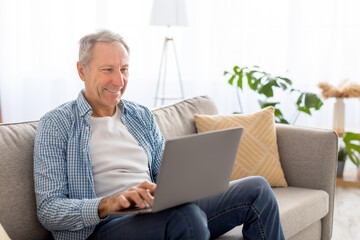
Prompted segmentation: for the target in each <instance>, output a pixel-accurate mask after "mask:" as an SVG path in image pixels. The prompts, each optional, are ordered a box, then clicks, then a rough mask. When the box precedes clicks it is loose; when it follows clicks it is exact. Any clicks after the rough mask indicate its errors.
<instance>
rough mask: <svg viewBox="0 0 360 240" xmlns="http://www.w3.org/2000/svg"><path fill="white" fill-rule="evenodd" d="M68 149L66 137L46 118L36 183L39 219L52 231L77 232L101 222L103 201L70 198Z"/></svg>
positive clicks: (38, 143)
mask: <svg viewBox="0 0 360 240" xmlns="http://www.w3.org/2000/svg"><path fill="white" fill-rule="evenodd" d="M66 147H67V140H66V137H65V136H64V135H62V134H61V132H60V131H59V130H58V129H57V125H56V124H55V123H54V121H53V119H51V118H49V117H43V118H42V119H41V120H40V122H39V126H38V129H37V132H36V138H35V146H34V181H35V194H36V203H37V214H38V218H39V220H40V222H41V223H42V224H43V226H44V227H45V228H47V229H48V230H50V231H54V230H69V231H76V230H80V229H83V228H85V227H89V226H92V225H96V224H98V223H99V222H100V219H99V216H98V205H99V203H100V201H101V198H94V199H70V198H69V197H68V196H69V189H68V187H69V184H68V181H67V171H68V169H67V164H66Z"/></svg>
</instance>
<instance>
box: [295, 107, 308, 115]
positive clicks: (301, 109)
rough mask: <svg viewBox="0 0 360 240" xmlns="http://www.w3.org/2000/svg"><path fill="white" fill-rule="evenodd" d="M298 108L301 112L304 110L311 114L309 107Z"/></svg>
mask: <svg viewBox="0 0 360 240" xmlns="http://www.w3.org/2000/svg"><path fill="white" fill-rule="evenodd" d="M298 110H299V111H301V112H304V113H306V114H309V115H310V116H311V112H310V109H308V108H306V107H298Z"/></svg>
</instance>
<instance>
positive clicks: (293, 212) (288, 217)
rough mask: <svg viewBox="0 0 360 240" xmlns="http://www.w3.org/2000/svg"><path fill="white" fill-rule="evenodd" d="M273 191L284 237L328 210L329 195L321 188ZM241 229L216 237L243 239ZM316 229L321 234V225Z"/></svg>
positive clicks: (279, 189) (292, 233) (295, 188)
mask: <svg viewBox="0 0 360 240" xmlns="http://www.w3.org/2000/svg"><path fill="white" fill-rule="evenodd" d="M273 191H274V194H275V196H276V199H277V201H278V204H279V210H280V218H281V224H282V227H283V231H284V235H285V238H286V239H288V238H291V237H293V236H294V235H295V234H297V233H298V232H301V231H302V230H304V229H306V228H308V227H309V226H310V225H312V224H314V223H316V222H318V221H319V220H320V219H321V218H323V217H324V216H325V215H326V214H327V213H328V211H329V195H328V194H327V193H326V192H325V191H323V190H314V189H307V188H297V187H287V188H273ZM241 229H242V228H241V227H236V228H234V229H233V230H231V231H229V232H227V233H226V234H225V235H223V236H221V237H219V238H218V239H219V240H235V239H236V240H239V239H243V238H242V234H241ZM316 229H317V230H316ZM316 229H315V230H316V234H317V235H321V227H320V230H319V229H318V228H316ZM315 230H314V231H315ZM239 236H240V237H239Z"/></svg>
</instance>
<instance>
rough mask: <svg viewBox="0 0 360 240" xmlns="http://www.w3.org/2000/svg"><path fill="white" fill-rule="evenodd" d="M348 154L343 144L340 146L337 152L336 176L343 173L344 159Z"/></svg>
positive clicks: (340, 175)
mask: <svg viewBox="0 0 360 240" xmlns="http://www.w3.org/2000/svg"><path fill="white" fill-rule="evenodd" d="M347 156H348V152H347V150H346V147H345V146H341V147H340V148H339V152H338V168H337V174H336V176H338V177H342V176H343V173H344V166H345V160H346V158H347Z"/></svg>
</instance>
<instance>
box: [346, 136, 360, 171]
mask: <svg viewBox="0 0 360 240" xmlns="http://www.w3.org/2000/svg"><path fill="white" fill-rule="evenodd" d="M343 142H344V144H345V148H346V151H347V153H348V155H349V158H350V160H351V162H352V163H354V164H355V166H356V167H357V169H358V172H357V174H358V177H360V168H359V166H360V159H359V155H360V136H359V134H357V133H353V132H345V133H344V137H343Z"/></svg>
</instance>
